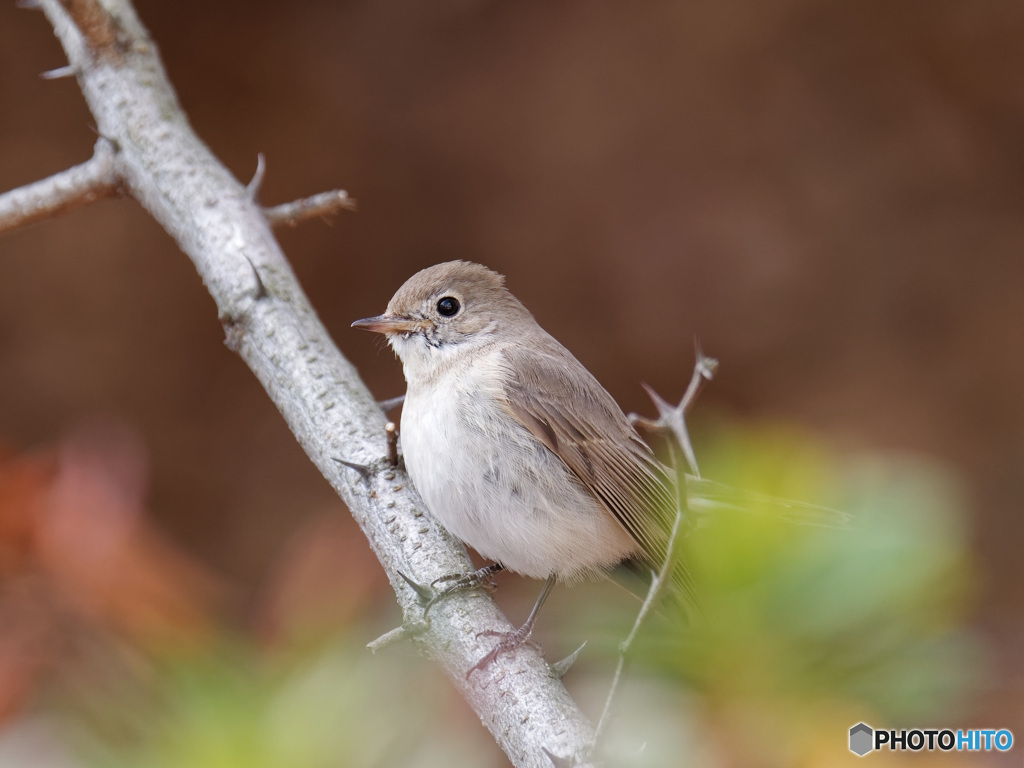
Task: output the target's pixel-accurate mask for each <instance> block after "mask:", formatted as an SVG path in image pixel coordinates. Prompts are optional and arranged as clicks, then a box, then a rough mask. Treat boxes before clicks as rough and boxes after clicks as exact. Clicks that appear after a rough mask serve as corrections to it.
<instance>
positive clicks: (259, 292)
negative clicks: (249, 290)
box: [242, 254, 270, 301]
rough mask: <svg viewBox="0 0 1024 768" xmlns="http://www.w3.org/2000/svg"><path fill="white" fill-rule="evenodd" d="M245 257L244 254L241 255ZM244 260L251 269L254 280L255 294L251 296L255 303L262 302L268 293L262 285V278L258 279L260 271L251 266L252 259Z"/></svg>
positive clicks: (246, 258)
mask: <svg viewBox="0 0 1024 768" xmlns="http://www.w3.org/2000/svg"><path fill="white" fill-rule="evenodd" d="M242 255H243V256H245V254H242ZM245 260H246V261H248V262H249V266H250V267H252V276H253V277H254V278H255V279H256V293H255V295H254V296H253V298H254V299H256V301H262V300H263V299H265V298H267V297H268V296H269V295H270V293H269V292H268V291H267V286H266V285H265V284H264V283H263V278H261V277H260V271H259V270H258V269H256V265H255V264H253V262H252V259H250V258H249V257H248V256H245Z"/></svg>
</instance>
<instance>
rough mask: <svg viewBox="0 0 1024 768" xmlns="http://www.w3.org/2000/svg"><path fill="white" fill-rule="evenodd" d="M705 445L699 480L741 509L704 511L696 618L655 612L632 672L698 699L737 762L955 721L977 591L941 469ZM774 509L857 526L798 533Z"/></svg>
mask: <svg viewBox="0 0 1024 768" xmlns="http://www.w3.org/2000/svg"><path fill="white" fill-rule="evenodd" d="M702 448H703V450H701V452H700V459H701V468H702V471H703V473H704V474H705V475H706V476H708V477H711V478H714V479H715V480H719V481H723V482H726V483H728V484H730V485H732V486H735V487H737V488H742V489H744V490H747V491H750V492H752V493H751V495H750V501H749V503H748V504H747V505H746V508H745V509H743V510H742V511H740V510H723V511H720V512H718V513H715V512H708V513H706V514H703V515H701V517H700V520H699V522H698V524H697V525H696V526H695V529H694V530H693V531H692V532H691V533H690V534H689V535H688V536H686V537H685V539H684V540H683V541H682V542H681V555H680V556H681V559H682V561H683V562H685V564H686V566H687V567H688V568H689V570H690V572H691V574H692V576H693V578H694V580H695V582H696V584H697V592H698V596H699V602H700V604H699V610H698V611H697V613H698V615H697V616H696V617H695V618H694V619H693V620H692V621H691V622H690V623H689V625H688V626H680V625H679V623H677V622H673V621H671V620H667V619H666V618H665V617H660V618H656V619H655V620H654V621H653V622H652V624H651V626H650V627H648V628H647V631H645V632H644V634H643V635H642V637H641V641H640V645H639V647H638V648H637V649H636V651H635V661H636V664H637V667H638V668H639V669H642V670H643V671H644V673H645V674H646V675H650V676H653V677H655V678H660V679H669V680H673V679H674V680H676V681H682V682H684V683H685V684H686V685H687V686H689V687H691V688H692V689H693V690H694V691H696V692H697V693H698V694H699V697H700V704H699V707H698V709H699V711H700V712H701V717H702V718H703V719H704V720H706V721H708V722H712V723H715V724H716V725H717V727H719V728H721V732H723V733H727V734H729V738H730V740H732V741H733V745H732V746H731V747H729V748H728V749H727V750H726V751H727V752H729V753H730V754H731V755H732V757H733V760H739V761H740V762H741V764H750V765H760V764H769V765H770V764H781V765H785V764H792V763H793V761H797V762H799V761H800V756H801V755H803V757H804V758H806V756H807V755H806V750H807V749H810V745H812V744H816V743H817V742H818V741H819V740H823V739H825V737H826V734H825V733H824V732H823V731H825V730H830V731H831V732H830V733H828V734H827V736H828V739H830V740H831V741H832V743H833V744H834V747H835V753H836V754H842V753H843V752H845V747H846V744H845V738H846V737H845V729H846V728H848V727H849V726H850V725H853V724H854V723H856V722H858V721H859V720H862V719H863V720H867V721H868V722H872V723H874V724H875V725H876V726H878V727H900V726H901V725H902V726H906V725H911V724H912V725H917V726H928V725H935V724H936V723H942V722H949V720H948V718H950V717H955V716H956V715H957V714H958V713H963V711H964V709H965V705H966V704H967V703H968V700H969V695H970V693H971V692H972V689H973V687H974V685H975V684H976V683H977V682H978V679H979V675H980V673H981V671H982V670H981V664H980V659H981V649H980V645H979V643H978V641H977V639H976V638H975V637H974V636H973V635H972V634H971V633H970V632H968V631H967V630H966V629H965V628H964V621H965V609H966V608H967V606H968V604H969V601H970V597H971V595H972V594H973V592H974V591H975V589H976V586H977V584H976V577H975V575H974V569H973V566H972V561H971V556H970V554H969V541H970V536H969V533H968V531H967V530H966V523H965V517H964V506H963V496H962V493H961V492H960V490H959V488H958V487H957V484H956V480H955V478H953V477H952V476H951V475H950V473H949V471H948V470H946V469H944V468H942V467H939V466H937V465H936V464H934V463H931V462H928V461H925V460H923V459H921V458H915V457H911V456H906V455H873V456H866V457H858V458H854V459H850V458H848V457H847V458H840V457H839V456H838V455H837V454H834V453H832V452H830V451H829V450H828V449H826V448H825V447H824V446H823V445H822V444H821V443H820V442H818V441H816V440H814V439H812V438H810V437H808V436H806V435H803V434H800V433H798V432H795V431H793V430H792V429H790V428H786V427H764V428H762V429H759V430H757V431H753V432H752V431H749V430H730V429H719V430H717V431H716V432H715V436H714V437H713V438H712V439H711V440H710V445H707V446H703V447H702ZM762 494H763V495H765V496H762ZM767 495H770V496H772V497H775V500H772V499H769V498H766V496H767ZM778 499H795V500H799V501H803V502H813V503H816V504H822V505H825V506H828V507H833V508H835V509H838V510H843V511H845V512H847V513H849V517H850V519H849V522H848V523H846V524H837V525H835V526H830V525H815V524H796V523H793V522H791V521H790V520H789V519H788V518H789V517H791V515H789V514H788V510H787V509H786V508H785V507H784V506H782V505H780V504H779V502H778ZM810 519H814V518H810ZM821 519H822V520H827V517H826V516H821ZM836 520H837V521H838V518H836ZM744 744H745V745H746V746H743V745H744ZM730 762H732V761H730Z"/></svg>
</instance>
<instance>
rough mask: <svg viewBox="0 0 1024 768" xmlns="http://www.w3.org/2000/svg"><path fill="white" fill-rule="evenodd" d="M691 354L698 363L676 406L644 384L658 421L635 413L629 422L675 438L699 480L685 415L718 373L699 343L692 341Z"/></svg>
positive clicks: (716, 364)
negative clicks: (705, 386) (692, 353)
mask: <svg viewBox="0 0 1024 768" xmlns="http://www.w3.org/2000/svg"><path fill="white" fill-rule="evenodd" d="M693 344H694V352H695V354H696V358H697V362H696V363H695V364H694V366H693V375H692V376H691V377H690V384H689V386H687V388H686V393H685V394H684V395H683V399H682V400H681V401H680V402H679V405H672V404H670V403H669V402H667V401H666V400H665V399H664V398H662V396H661V395H659V394H658V393H657V392H655V391H654V390H653V389H652V388H651V387H649V386H647V385H646V384H644V385H643V387H644V389H645V390H647V394H648V395H649V396H650V398H651V401H652V402H653V403H654V407H655V408H657V409H658V418H657V419H653V420H652V419H647V418H644V417H643V416H639V415H637V414H635V413H631V414H629V420H630V421H631V422H633V424H635V425H637V426H640V427H643V428H644V429H647V430H649V431H651V432H661V433H668V434H670V435H672V436H673V437H675V439H676V442H677V443H678V444H679V447H680V449H681V450H682V451H683V456H684V458H685V459H686V463H687V465H688V466H689V468H690V472H691V473H692V474H693V475H694V476H695V477H700V470H699V469H698V468H697V455H696V453H694V450H693V444H692V443H691V442H690V433H689V431H688V430H687V428H686V414H687V413H688V412H689V410H690V408H691V407H692V406H693V404H694V402H696V400H697V395H699V394H700V390H701V387H703V386H704V384H705V383H706V382H708V381H711V379H713V378H714V377H715V372H716V371H717V370H718V361H717V360H715V358H713V357H708V356H707V355H705V354H704V352H703V350H701V348H700V342H699V341H697V340H696V339H694V343H693Z"/></svg>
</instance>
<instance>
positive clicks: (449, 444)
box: [401, 368, 635, 579]
mask: <svg viewBox="0 0 1024 768" xmlns="http://www.w3.org/2000/svg"><path fill="white" fill-rule="evenodd" d="M470 392H472V393H473V394H470ZM492 392H493V389H490V388H489V387H488V382H487V381H485V380H483V379H482V377H481V376H479V375H474V369H473V368H468V369H465V368H464V369H462V374H461V375H456V373H455V372H454V371H452V372H449V375H446V376H444V377H442V378H441V379H440V381H438V382H436V383H435V384H434V385H433V386H430V387H422V388H418V389H412V388H411V389H410V391H409V394H408V396H407V399H406V402H405V407H404V410H403V413H402V432H401V437H402V450H403V453H404V456H405V463H406V467H407V468H408V470H409V475H410V476H411V478H412V481H413V483H414V484H415V486H416V488H417V490H418V491H419V493H420V495H421V496H422V497H423V500H424V502H426V505H427V508H428V509H429V510H430V512H431V514H433V515H434V516H435V517H436V518H437V519H438V520H440V522H441V523H442V524H443V525H444V526H445V528H447V529H448V530H449V531H450V532H451V533H452V534H454V535H455V536H457V537H458V538H459V539H461V540H462V541H464V542H466V543H467V544H469V545H470V546H471V547H473V548H474V549H475V550H476V551H477V552H479V553H480V554H481V555H483V556H484V557H486V558H490V559H493V560H496V561H497V562H499V563H501V564H502V565H504V566H505V567H506V568H508V569H509V570H512V571H515V572H517V573H521V574H524V575H526V576H531V577H534V578H546V577H547V576H550V575H552V574H555V575H558V576H560V577H562V578H565V579H573V578H579V577H582V576H587V575H591V574H593V573H596V572H600V571H601V570H602V569H605V568H608V567H611V566H613V565H615V564H616V563H617V562H619V561H620V560H622V559H623V558H625V557H627V556H628V555H630V554H631V553H632V552H634V551H635V544H634V543H633V541H632V539H630V538H629V536H628V534H627V533H626V532H625V530H624V529H623V528H622V527H621V526H620V525H619V523H618V522H617V521H616V520H615V519H614V518H613V517H612V515H611V514H610V513H609V512H608V511H607V509H605V507H604V506H603V505H602V504H601V503H600V502H599V501H598V500H597V499H596V498H595V497H594V496H593V495H592V494H591V493H590V492H589V491H588V490H587V489H586V488H585V487H584V486H583V485H582V484H581V483H580V482H579V481H578V480H577V478H576V477H575V475H573V474H572V472H571V471H570V470H569V469H568V468H567V467H566V466H565V465H564V464H563V463H562V461H561V459H559V458H558V457H557V456H556V455H555V454H553V453H552V452H551V451H549V450H548V449H547V448H546V447H545V446H544V445H542V444H541V443H540V442H539V441H538V440H536V438H534V437H533V436H532V435H531V434H530V433H529V431H528V430H527V429H526V428H525V427H523V426H522V425H521V424H519V422H518V421H516V420H515V419H514V418H513V417H512V416H511V415H510V414H509V413H508V412H507V411H506V410H504V409H503V408H502V407H501V405H500V403H499V401H497V400H496V399H495V397H494V396H493V394H491V393H492Z"/></svg>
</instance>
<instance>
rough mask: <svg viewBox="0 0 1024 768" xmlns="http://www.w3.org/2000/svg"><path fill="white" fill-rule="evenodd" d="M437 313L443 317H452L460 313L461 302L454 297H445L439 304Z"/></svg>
mask: <svg viewBox="0 0 1024 768" xmlns="http://www.w3.org/2000/svg"><path fill="white" fill-rule="evenodd" d="M437 311H438V312H439V313H440V314H441V315H442V316H443V317H452V316H454V315H456V314H457V313H458V311H459V300H458V299H456V298H455V297H454V296H445V297H444V298H443V299H441V300H440V301H439V302H437Z"/></svg>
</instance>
